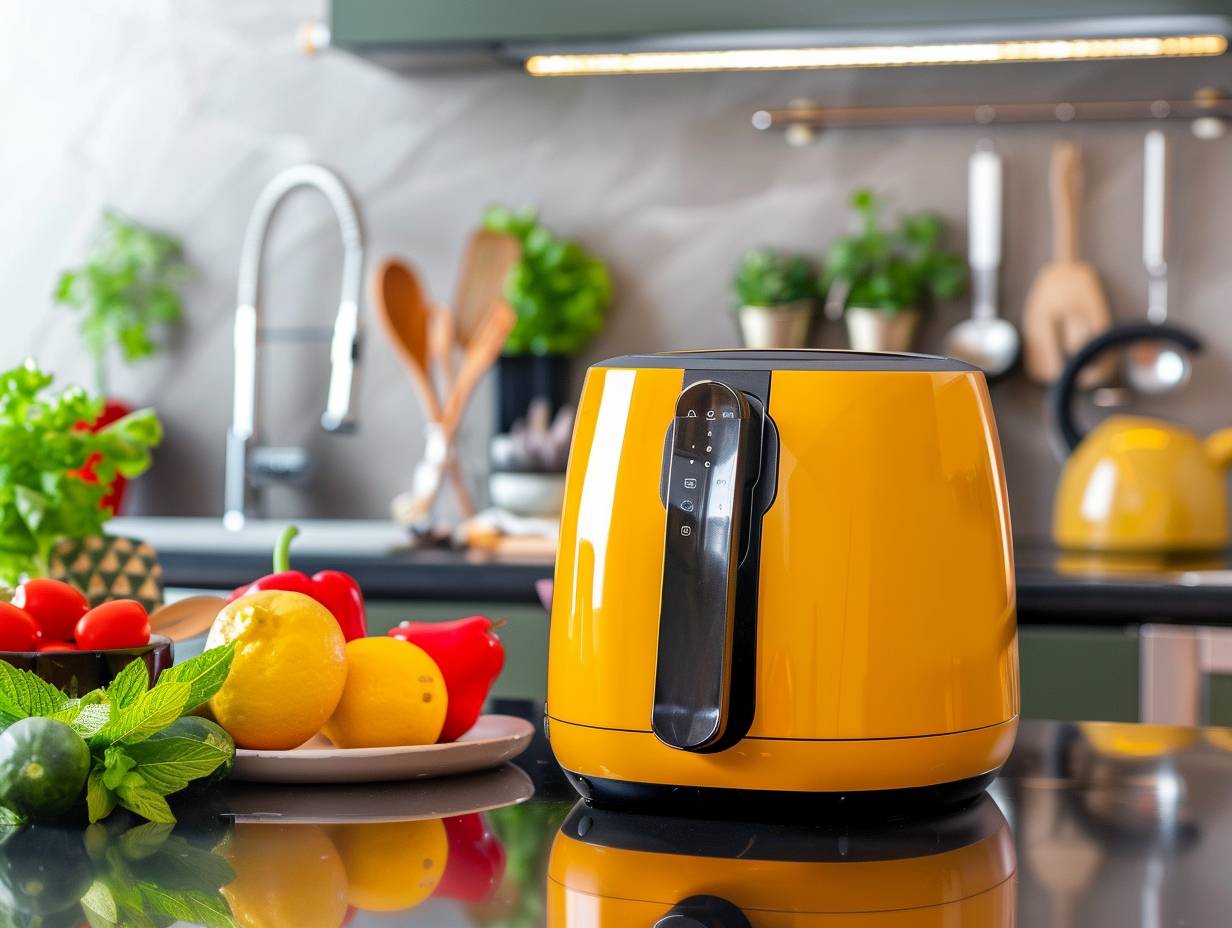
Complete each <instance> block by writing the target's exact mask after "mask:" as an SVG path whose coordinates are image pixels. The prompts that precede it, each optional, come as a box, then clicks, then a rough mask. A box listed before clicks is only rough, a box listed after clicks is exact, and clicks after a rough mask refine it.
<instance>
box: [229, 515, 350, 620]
mask: <svg viewBox="0 0 1232 928" xmlns="http://www.w3.org/2000/svg"><path fill="white" fill-rule="evenodd" d="M298 534H299V529H298V528H297V527H296V526H294V525H288V526H287V527H286V528H285V529H283V531H282V534H281V535H280V536H279V537H278V544H277V545H275V546H274V572H273V573H272V574H269V575H268V576H265V577H262V578H261V579H260V580H254V581H253V582H252V583H250V584H248V585H247V586H242V587H239V588H237V589H235V590H233V591H232V592H231V595H230V596H228V597H227V602H231V600H234V599H239V598H240V597H241V596H245V595H247V594H248V593H256V592H259V591H261V590H287V591H288V592H292V593H303V594H304V595H305V596H311V597H312V598H313V599H315V600H316V601H317V602H319V603H320V604H321V605H322V606H324V607H325V608H326V609H328V610H329V611H330V612H332V613H333V615H334V618H335V619H337V620H338V627H339V628H341V629H342V635H343V637H344V638H346V640H347V641H351V640H352V639H354V638H363V637H364V636H365V635H367V634H368V623H367V620H366V619H365V617H364V594H363V592H362V591H361V590H360V588H359V584H358V583H356V582H355V578H354V577H352V576H351V575H350V574H344V573H343V572H342V571H340V570H322V571H319V572H318V573H315V574H313V575H312V576H311V577H309V576H308V575H307V574H305V573H301V572H300V571H298V570H291V539H292V538H294V537H295V536H296V535H298Z"/></svg>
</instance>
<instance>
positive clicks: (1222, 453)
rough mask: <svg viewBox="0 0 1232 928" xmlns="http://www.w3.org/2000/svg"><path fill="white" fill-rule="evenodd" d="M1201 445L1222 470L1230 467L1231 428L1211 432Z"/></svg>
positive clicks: (1231, 457)
mask: <svg viewBox="0 0 1232 928" xmlns="http://www.w3.org/2000/svg"><path fill="white" fill-rule="evenodd" d="M1202 446H1203V448H1205V449H1206V453H1207V454H1208V455H1209V456H1210V458H1211V460H1212V461H1214V462H1215V463H1216V465H1218V466H1219V467H1221V468H1223V469H1224V470H1227V469H1228V468H1232V428H1227V429H1220V430H1219V431H1218V432H1214V433H1212V434H1211V435H1209V436H1208V437H1207V439H1206V441H1204V442H1203V443H1202Z"/></svg>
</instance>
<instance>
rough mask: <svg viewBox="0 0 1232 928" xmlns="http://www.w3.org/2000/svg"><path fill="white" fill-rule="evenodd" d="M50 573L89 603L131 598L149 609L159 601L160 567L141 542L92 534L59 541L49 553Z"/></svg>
mask: <svg viewBox="0 0 1232 928" xmlns="http://www.w3.org/2000/svg"><path fill="white" fill-rule="evenodd" d="M50 573H51V576H53V577H55V578H56V579H57V580H63V581H65V582H66V583H71V584H72V585H73V586H75V587H77V589H79V590H81V591H82V592H83V593H85V595H86V599H87V600H89V602H90V605H91V606H97V605H98V604H99V603H103V602H106V601H107V600H109V599H135V600H137V602H139V603H141V605H143V606H144V607H145V610H146V612H153V611H154V610H155V609H157V608H158V607H159V606H161V605H162V604H163V568H162V565H161V564H160V563H159V562H158V555H157V554H156V553H155V551H154V549H153V548H151V547H150V546H149V545H148V544H146V543H145V542H144V541H141V540H139V539H136V538H113V537H111V536H110V535H93V536H91V537H89V538H82V539H72V540H68V541H63V542H61V543H60V544H59V545H58V546H57V547H56V548H55V550H54V551H52V553H51V570H50Z"/></svg>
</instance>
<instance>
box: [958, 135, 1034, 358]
mask: <svg viewBox="0 0 1232 928" xmlns="http://www.w3.org/2000/svg"><path fill="white" fill-rule="evenodd" d="M1001 174H1002V171H1001V158H1000V157H999V156H998V155H997V154H996V152H994V151H993V150H992V145H991V143H989V142H981V143H980V146H979V147H978V149H977V150H976V152H975V154H973V155H972V156H971V161H970V165H969V168H968V178H967V189H968V199H967V203H968V206H967V208H968V210H969V212H970V217H969V220H968V225H969V231H970V237H969V245H968V262H969V263H970V265H971V295H972V300H971V318H970V319H967V320H964V321H963V322H960V323H959V324H958V325H956V326H955V327H954V328H953V329H952V330H951V331H950V334H949V335H948V336H946V339H945V353H946V354H947V355H950V356H951V357H954V358H958V359H959V360H960V361H966V362H967V363H968V364H974V365H975V366H976V367H978V368H980V369H982V370H983V371H984V373H985V374H986V375H987V376H988V378H989V379H990V380H991V379H995V378H997V377H1002V376H1004V375H1005V374H1006V373H1008V372H1009V370H1010V368H1012V367H1013V366H1014V362H1015V361H1016V360H1017V359H1018V351H1019V346H1020V342H1019V338H1018V330H1017V329H1016V328H1014V325H1013V323H1011V322H1010V321H1009V320H1008V319H1002V318H1001V317H999V316H998V315H997V271H998V269H999V268H1000V266H1001V203H1002V194H1001V191H1002V183H1001Z"/></svg>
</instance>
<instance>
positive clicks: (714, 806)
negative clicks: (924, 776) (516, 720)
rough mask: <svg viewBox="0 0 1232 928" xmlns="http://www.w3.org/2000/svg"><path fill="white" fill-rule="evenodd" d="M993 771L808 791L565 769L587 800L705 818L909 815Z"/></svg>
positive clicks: (986, 781)
mask: <svg viewBox="0 0 1232 928" xmlns="http://www.w3.org/2000/svg"><path fill="white" fill-rule="evenodd" d="M998 772H999V768H998V770H991V771H989V772H988V773H984V774H980V775H979V776H974V777H967V778H966V779H963V780H954V781H952V782H949V783H937V784H934V785H931V786H914V787H909V788H904V789H882V790H853V791H850V792H842V793H838V792H835V793H810V792H795V791H782V790H760V789H729V788H722V787H704V786H671V785H667V784H663V783H632V782H625V781H620V780H607V779H603V778H602V777H592V776H583V775H582V774H579V773H574V772H573V771H571V770H566V771H565V775H566V776H567V777H568V779H569V782H570V783H571V784H572V785H573V788H574V789H575V790H577V791H578V794H579V795H580V796H581V797H582V798H583V799H585V800H586V801H587V802H589V803H592V804H594V805H597V806H603V807H607V808H616V809H639V810H643V811H647V812H655V813H661V814H662V813H667V814H678V815H679V814H685V813H688V814H690V815H701V816H704V817H707V818H734V819H739V818H746V817H749V816H754V817H760V816H772V817H776V816H779V815H789V816H800V815H824V816H826V817H827V818H835V817H838V818H846V817H848V816H851V817H852V818H859V819H861V820H869V819H883V820H884V819H892V818H909V817H912V816H916V815H920V814H922V813H927V812H929V811H930V810H935V809H937V808H939V807H945V806H956V805H962V804H964V803H968V802H971V801H973V800H975V799H977V798H978V797H979V796H981V795H983V793H984V791H985V790H986V789H988V787H989V785H990V784H991V783H992V781H993V780H994V779H996V776H997V773H998Z"/></svg>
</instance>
